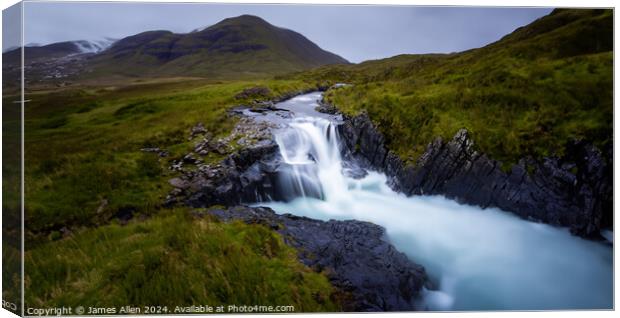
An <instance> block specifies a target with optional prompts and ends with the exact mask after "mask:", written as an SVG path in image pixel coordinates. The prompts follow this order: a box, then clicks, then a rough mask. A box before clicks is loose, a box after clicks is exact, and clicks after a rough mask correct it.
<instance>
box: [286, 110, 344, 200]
mask: <svg viewBox="0 0 620 318" xmlns="http://www.w3.org/2000/svg"><path fill="white" fill-rule="evenodd" d="M275 140H276V143H277V144H278V146H279V148H280V155H281V156H282V161H283V163H284V165H283V166H282V167H281V168H280V171H279V191H280V193H281V194H282V196H283V197H285V198H287V199H294V198H297V197H303V198H306V197H314V198H319V199H323V200H326V201H331V200H334V199H335V198H337V197H343V196H344V195H345V192H346V189H347V182H346V180H345V177H344V175H343V174H342V173H341V170H342V158H341V156H340V145H339V143H338V134H337V131H336V127H335V124H334V123H332V122H331V121H329V120H327V119H324V118H314V117H301V118H295V119H293V121H292V122H291V123H289V125H288V127H287V128H285V129H283V130H282V131H280V132H279V133H276V134H275Z"/></svg>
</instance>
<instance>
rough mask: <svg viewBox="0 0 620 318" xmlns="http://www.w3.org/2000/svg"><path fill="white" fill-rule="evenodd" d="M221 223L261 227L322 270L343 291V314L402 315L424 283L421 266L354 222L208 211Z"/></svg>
mask: <svg viewBox="0 0 620 318" xmlns="http://www.w3.org/2000/svg"><path fill="white" fill-rule="evenodd" d="M207 213H208V214H211V215H214V216H216V217H217V218H219V219H220V220H222V221H226V222H228V221H234V220H241V221H242V222H245V223H248V224H261V225H264V226H267V227H269V228H271V229H273V230H275V231H277V232H278V233H280V234H281V235H282V237H283V238H284V241H285V243H286V244H288V245H290V246H292V247H294V248H296V249H297V250H298V251H299V254H298V257H299V260H300V261H301V262H302V263H304V264H305V265H307V266H308V267H310V268H312V269H313V270H315V271H316V272H324V273H326V275H327V276H328V278H329V279H330V281H331V283H332V284H333V286H335V287H336V288H338V290H339V291H340V292H342V293H343V297H344V299H345V303H344V304H343V305H344V306H345V307H344V308H343V309H344V310H345V311H362V312H367V311H407V310H416V309H423V308H418V306H417V305H416V303H419V300H420V296H421V291H422V287H423V286H424V285H425V284H426V283H427V277H426V273H425V270H424V268H423V267H422V266H420V265H417V264H415V263H413V262H411V261H410V260H409V259H408V258H407V257H406V256H405V255H404V254H403V253H401V252H399V251H397V250H396V249H395V248H394V247H393V246H392V245H391V244H389V243H387V242H386V241H385V240H384V239H383V238H384V235H385V230H384V229H383V228H382V227H380V226H378V225H374V224H372V223H368V222H360V221H354V220H349V221H334V220H330V221H328V222H324V221H319V220H314V219H309V218H305V217H298V216H294V215H291V214H284V215H278V214H276V213H275V212H273V211H272V210H271V209H269V208H250V207H245V206H237V207H231V208H227V209H211V210H208V211H207Z"/></svg>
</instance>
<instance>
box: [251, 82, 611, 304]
mask: <svg viewBox="0 0 620 318" xmlns="http://www.w3.org/2000/svg"><path fill="white" fill-rule="evenodd" d="M314 94H315V95H310V96H311V98H308V96H303V95H302V96H300V97H297V98H294V99H292V100H290V101H287V102H285V103H281V104H280V105H279V106H281V107H280V108H284V109H289V110H292V109H294V112H295V113H294V115H293V117H292V118H291V119H288V120H287V122H286V123H285V127H284V128H282V129H279V130H277V131H276V132H275V133H274V137H275V139H276V142H277V143H278V145H279V146H280V154H281V157H282V165H281V167H280V169H279V185H278V186H279V187H280V189H279V190H280V191H281V192H283V193H284V194H285V195H284V196H283V197H284V198H286V200H287V202H267V203H265V202H263V203H260V204H257V205H261V206H269V207H271V208H272V209H274V210H275V211H276V212H278V213H292V214H296V215H301V216H307V217H311V218H316V219H323V220H328V219H341V220H344V219H357V220H362V221H369V222H373V223H375V224H378V225H381V226H383V227H385V228H386V233H387V236H388V239H389V240H390V242H391V243H392V244H394V246H395V247H396V248H397V249H399V250H400V251H402V252H403V253H405V254H406V255H407V256H408V257H409V258H410V259H412V260H413V261H414V262H416V263H419V264H421V265H423V266H424V267H425V268H426V270H427V272H428V273H429V276H430V277H431V278H432V280H433V281H434V282H435V284H436V285H437V288H438V290H435V291H426V294H425V305H426V307H427V308H428V309H431V310H485V309H497V310H502V309H504V310H530V309H531V310H543V309H593V308H596V309H603V308H611V307H612V305H613V299H612V298H613V267H612V264H613V256H612V248H611V244H608V243H601V242H593V241H587V240H584V239H581V238H578V237H575V236H572V235H571V234H570V233H569V231H568V230H567V229H563V228H557V227H552V226H549V225H545V224H539V223H534V222H529V221H526V220H522V219H520V218H518V217H516V216H514V215H512V214H511V213H508V212H504V211H501V210H498V209H481V208H478V207H473V206H467V205H460V204H457V203H456V202H454V201H452V200H448V199H445V198H443V197H440V196H414V197H405V196H404V195H402V194H399V193H396V192H394V191H392V190H391V189H390V188H389V187H388V186H387V185H386V181H387V178H386V176H385V175H383V174H380V173H377V172H372V171H371V172H369V173H368V174H367V175H366V176H364V177H363V178H358V179H354V178H351V177H348V176H347V174H346V173H344V168H343V160H342V158H341V156H340V147H339V144H338V136H337V133H336V129H335V126H334V125H335V123H334V122H333V121H332V120H330V119H329V118H326V117H325V116H324V114H321V115H316V116H313V115H314V113H313V109H314V106H315V105H316V104H315V103H314V101H315V100H316V98H318V97H319V95H318V94H316V93H314ZM313 98H314V99H313ZM304 106H305V108H304ZM316 114H318V113H316Z"/></svg>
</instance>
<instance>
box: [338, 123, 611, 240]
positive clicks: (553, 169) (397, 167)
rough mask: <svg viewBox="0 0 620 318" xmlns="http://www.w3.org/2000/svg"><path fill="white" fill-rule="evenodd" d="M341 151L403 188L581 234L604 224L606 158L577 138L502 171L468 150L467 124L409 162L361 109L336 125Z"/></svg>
mask: <svg viewBox="0 0 620 318" xmlns="http://www.w3.org/2000/svg"><path fill="white" fill-rule="evenodd" d="M339 133H340V135H341V136H342V138H343V139H344V149H343V151H344V153H345V157H348V158H357V159H358V160H359V162H361V163H362V165H363V166H364V165H365V166H367V167H370V168H372V169H375V170H379V171H383V172H385V173H386V174H387V175H388V177H389V178H390V180H389V185H390V186H391V187H392V188H393V189H394V190H396V191H401V192H403V193H405V194H406V195H415V194H429V195H430V194H439V195H444V196H446V197H448V198H452V199H455V200H457V201H459V202H461V203H466V204H472V205H479V206H481V207H498V208H500V209H503V210H506V211H510V212H513V213H515V214H517V215H519V216H521V217H523V218H525V219H528V220H536V221H541V222H544V223H548V224H552V225H559V226H566V227H569V228H570V229H571V232H572V233H574V234H576V235H579V236H584V237H596V236H598V235H599V234H598V233H599V232H600V230H601V229H603V228H611V227H612V223H613V221H612V219H613V218H612V215H613V207H612V203H613V201H612V198H613V195H612V192H613V190H612V189H613V188H612V179H611V175H612V161H611V158H612V157H611V152H609V155H608V156H604V155H603V153H602V152H601V151H600V150H598V149H596V147H594V146H592V145H591V144H588V143H586V142H583V141H573V142H569V143H568V145H567V149H566V151H565V153H566V154H567V155H565V156H564V157H562V158H557V157H548V158H544V159H542V160H539V161H537V160H534V159H532V158H524V159H522V160H521V161H520V162H519V163H518V164H516V165H514V166H513V167H512V168H511V170H510V171H508V172H505V171H503V170H502V169H501V163H499V162H497V161H495V160H493V159H492V158H489V157H487V156H486V155H485V154H481V153H478V152H477V151H476V150H475V147H474V142H473V140H472V139H471V138H470V137H469V134H468V132H467V130H465V129H461V130H459V131H458V132H457V134H456V135H455V136H454V138H452V140H449V141H447V142H446V141H444V140H442V139H441V138H437V139H435V140H434V141H433V142H431V143H429V145H428V146H427V148H426V151H425V152H424V153H423V154H422V155H421V156H420V158H418V160H417V162H416V163H415V164H408V165H406V164H404V162H403V161H402V160H401V159H400V158H399V157H398V156H397V155H396V154H394V153H392V152H389V151H387V148H386V146H385V141H384V139H383V136H382V135H381V133H379V132H378V130H377V129H376V127H375V126H374V125H373V123H372V122H371V121H370V118H369V117H368V115H367V114H361V115H359V116H356V117H353V118H347V119H346V120H345V123H344V124H343V125H341V126H339Z"/></svg>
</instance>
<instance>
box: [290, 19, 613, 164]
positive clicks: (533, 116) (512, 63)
mask: <svg viewBox="0 0 620 318" xmlns="http://www.w3.org/2000/svg"><path fill="white" fill-rule="evenodd" d="M612 32H613V12H612V10H555V11H553V12H552V13H551V14H550V15H548V16H545V17H543V18H540V19H539V20H537V21H535V22H533V23H532V24H530V25H528V26H525V27H522V28H519V29H517V30H516V31H515V32H513V33H512V34H510V35H507V36H505V37H504V38H502V39H501V40H500V41H497V42H495V43H492V44H490V45H488V46H486V47H483V48H479V49H474V50H470V51H466V52H461V53H456V54H447V55H441V54H436V55H401V56H396V57H392V58H388V59H384V60H378V61H368V62H364V63H361V64H358V65H351V66H335V67H323V68H319V69H317V70H313V71H310V72H305V73H301V74H297V75H296V77H297V78H303V79H306V80H321V81H328V82H347V83H351V84H354V85H353V86H349V87H345V88H340V89H337V90H332V91H330V92H329V93H328V94H327V100H328V101H330V102H332V103H333V104H335V105H336V106H338V107H339V108H340V109H341V110H343V111H344V112H345V113H347V114H356V113H359V112H361V111H367V112H368V113H369V115H370V117H371V119H373V121H375V122H376V123H377V124H378V125H379V127H380V130H381V131H382V132H383V134H384V135H385V136H386V139H387V141H388V144H389V147H390V148H391V149H393V150H395V151H397V152H398V153H399V154H400V155H401V157H402V158H403V159H407V160H411V161H412V160H415V159H416V158H417V157H418V156H419V155H420V154H421V153H422V152H423V151H424V149H425V147H426V145H427V144H428V143H429V142H430V141H432V140H433V138H435V137H436V136H441V137H443V138H445V139H449V138H451V137H452V136H453V135H454V134H455V133H456V131H457V130H458V129H460V128H463V127H465V128H467V129H469V130H470V131H471V133H472V135H473V138H474V140H475V142H476V144H477V147H478V148H479V149H480V150H481V151H483V152H484V153H487V154H489V155H490V156H491V157H493V158H496V159H498V160H500V161H502V162H503V163H504V165H505V166H506V167H507V166H508V165H510V164H513V163H516V161H517V160H518V159H519V158H522V157H524V156H526V155H532V156H534V157H542V156H547V155H551V154H553V153H557V154H561V152H562V151H563V148H564V145H565V143H566V142H567V141H568V140H569V139H572V138H578V139H586V140H589V141H592V142H594V143H595V144H596V145H598V146H605V145H608V144H611V142H612V133H613V123H612V121H613V96H612V94H613V67H612V66H613V51H612V50H613V36H612Z"/></svg>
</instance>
